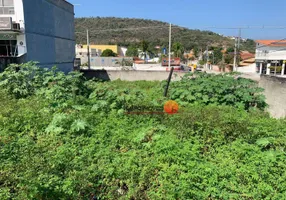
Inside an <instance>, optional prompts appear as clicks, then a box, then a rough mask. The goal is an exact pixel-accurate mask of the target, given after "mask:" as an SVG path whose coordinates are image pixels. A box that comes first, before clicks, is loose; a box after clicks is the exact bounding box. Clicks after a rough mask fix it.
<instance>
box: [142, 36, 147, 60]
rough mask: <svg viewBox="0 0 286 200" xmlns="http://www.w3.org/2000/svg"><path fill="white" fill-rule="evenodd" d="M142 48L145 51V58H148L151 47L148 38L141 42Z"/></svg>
mask: <svg viewBox="0 0 286 200" xmlns="http://www.w3.org/2000/svg"><path fill="white" fill-rule="evenodd" d="M141 48H142V51H143V53H144V60H145V59H146V56H147V50H148V48H149V43H148V42H147V41H146V40H143V41H142V42H141Z"/></svg>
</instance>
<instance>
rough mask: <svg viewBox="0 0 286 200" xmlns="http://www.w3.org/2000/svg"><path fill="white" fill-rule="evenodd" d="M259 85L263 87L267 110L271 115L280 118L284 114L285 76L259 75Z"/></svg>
mask: <svg viewBox="0 0 286 200" xmlns="http://www.w3.org/2000/svg"><path fill="white" fill-rule="evenodd" d="M259 86H260V87H262V88H264V89H265V91H264V94H265V96H266V102H267V104H268V105H269V108H268V111H269V112H270V114H271V116H273V117H276V118H281V117H285V116H286V101H285V99H286V78H281V77H275V76H267V75H261V77H260V81H259Z"/></svg>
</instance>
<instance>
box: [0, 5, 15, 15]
mask: <svg viewBox="0 0 286 200" xmlns="http://www.w3.org/2000/svg"><path fill="white" fill-rule="evenodd" d="M14 14H15V10H14V7H0V15H14Z"/></svg>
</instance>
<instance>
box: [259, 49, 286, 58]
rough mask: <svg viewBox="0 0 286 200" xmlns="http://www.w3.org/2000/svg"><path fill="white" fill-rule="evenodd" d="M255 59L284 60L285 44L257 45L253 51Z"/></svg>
mask: <svg viewBox="0 0 286 200" xmlns="http://www.w3.org/2000/svg"><path fill="white" fill-rule="evenodd" d="M255 59H256V60H286V45H285V46H280V47H279V46H278V47H275V46H263V45H257V46H256V52H255Z"/></svg>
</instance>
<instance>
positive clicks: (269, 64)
mask: <svg viewBox="0 0 286 200" xmlns="http://www.w3.org/2000/svg"><path fill="white" fill-rule="evenodd" d="M255 63H256V72H257V73H260V74H268V75H270V74H272V75H282V76H283V75H286V70H285V63H286V40H257V41H256V53H255Z"/></svg>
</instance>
